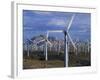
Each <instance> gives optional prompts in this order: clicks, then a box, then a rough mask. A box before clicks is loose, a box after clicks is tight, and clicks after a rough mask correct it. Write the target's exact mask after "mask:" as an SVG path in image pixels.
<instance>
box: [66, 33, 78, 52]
mask: <svg viewBox="0 0 100 80" xmlns="http://www.w3.org/2000/svg"><path fill="white" fill-rule="evenodd" d="M67 35H68V37H69V40H70V41H71V44H72V45H73V47H74V48H75V49H76V50H77V48H76V46H75V43H74V42H73V40H72V38H71V37H70V35H69V33H67Z"/></svg>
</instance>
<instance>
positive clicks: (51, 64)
mask: <svg viewBox="0 0 100 80" xmlns="http://www.w3.org/2000/svg"><path fill="white" fill-rule="evenodd" d="M35 53H36V52H35ZM35 53H34V55H33V54H32V55H30V57H27V56H26V55H24V56H23V69H37V68H57V67H64V54H63V53H60V54H59V55H57V53H56V52H49V54H48V61H45V58H44V56H43V54H39V55H36V54H35ZM90 65H91V58H90V54H86V55H84V54H80V55H78V56H76V55H75V54H73V53H69V63H68V66H69V67H77V66H90Z"/></svg>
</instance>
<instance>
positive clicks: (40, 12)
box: [33, 11, 52, 15]
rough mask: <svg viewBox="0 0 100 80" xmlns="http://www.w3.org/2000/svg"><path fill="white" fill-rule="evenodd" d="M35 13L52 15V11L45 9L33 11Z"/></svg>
mask: <svg viewBox="0 0 100 80" xmlns="http://www.w3.org/2000/svg"><path fill="white" fill-rule="evenodd" d="M33 13H35V14H39V15H51V14H52V12H45V11H33Z"/></svg>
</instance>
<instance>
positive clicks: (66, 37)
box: [48, 14, 77, 67]
mask: <svg viewBox="0 0 100 80" xmlns="http://www.w3.org/2000/svg"><path fill="white" fill-rule="evenodd" d="M74 17H75V14H73V15H72V17H71V20H70V21H69V24H68V26H65V29H64V30H54V31H53V30H52V31H48V33H50V32H60V33H64V43H65V45H64V55H65V61H64V66H65V67H68V60H69V59H68V44H67V42H68V38H69V40H70V42H71V44H72V45H73V47H74V48H75V49H76V50H77V48H76V46H75V44H74V42H73V40H72V38H71V37H70V35H69V29H70V27H71V25H72V22H73V19H74ZM76 55H77V54H76Z"/></svg>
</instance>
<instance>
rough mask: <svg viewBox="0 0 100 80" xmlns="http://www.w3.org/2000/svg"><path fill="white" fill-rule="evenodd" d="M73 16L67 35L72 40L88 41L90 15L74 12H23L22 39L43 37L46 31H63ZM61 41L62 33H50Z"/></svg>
mask: <svg viewBox="0 0 100 80" xmlns="http://www.w3.org/2000/svg"><path fill="white" fill-rule="evenodd" d="M73 14H75V17H74V20H73V22H72V25H71V27H70V29H69V34H70V36H71V37H72V39H74V40H75V39H79V40H90V36H91V35H90V33H91V14H90V13H74V12H56V11H34V10H23V38H24V40H25V39H27V38H28V39H31V38H32V37H34V36H38V35H40V34H43V35H45V32H46V31H48V30H51V31H52V30H64V29H66V28H65V27H67V26H68V23H69V21H70V19H71V17H72V15H73ZM49 36H54V37H57V38H59V39H63V36H64V35H63V33H50V34H49Z"/></svg>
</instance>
